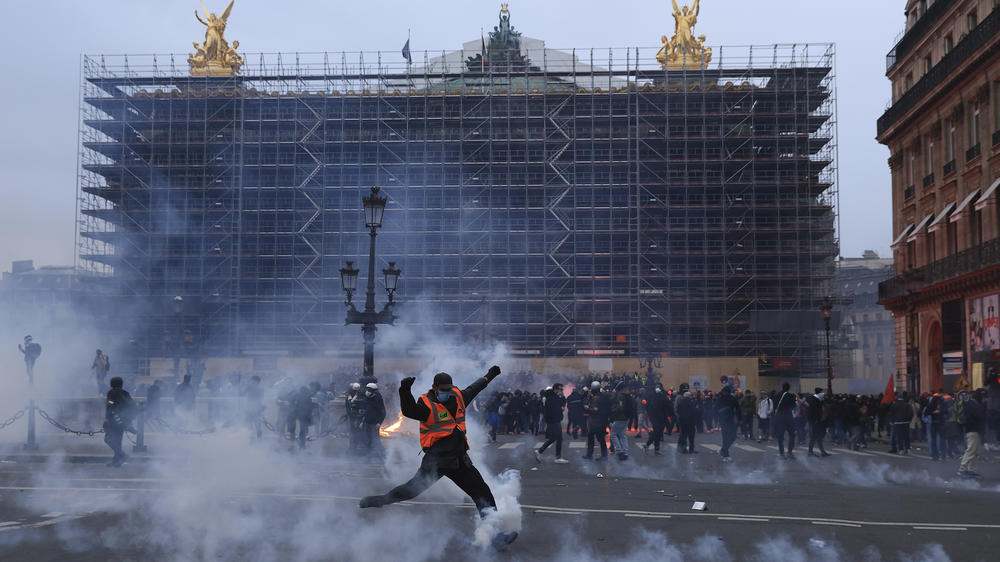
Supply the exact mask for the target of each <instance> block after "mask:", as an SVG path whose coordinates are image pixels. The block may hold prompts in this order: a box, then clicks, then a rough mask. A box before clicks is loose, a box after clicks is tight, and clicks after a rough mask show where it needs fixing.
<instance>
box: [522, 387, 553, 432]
mask: <svg viewBox="0 0 1000 562" xmlns="http://www.w3.org/2000/svg"><path fill="white" fill-rule="evenodd" d="M525 408H526V409H527V411H528V428H527V431H530V432H531V434H532V435H538V417H539V416H540V415H541V414H542V400H541V398H539V397H538V396H537V395H535V394H531V395H530V396H528V403H527V405H526V406H525ZM559 419H560V420H561V419H562V418H561V417H560V418H559Z"/></svg>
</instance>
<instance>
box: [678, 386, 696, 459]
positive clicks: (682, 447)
mask: <svg viewBox="0 0 1000 562" xmlns="http://www.w3.org/2000/svg"><path fill="white" fill-rule="evenodd" d="M688 388H689V387H688V385H687V383H682V384H681V386H680V388H679V389H678V390H679V392H678V397H677V403H676V404H674V411H675V412H677V425H678V426H679V428H680V436H679V437H678V438H677V451H678V452H680V453H681V454H690V455H693V454H696V453H697V452H698V451H696V450H695V448H694V434H695V427H696V424H697V423H698V411H697V408H696V405H695V402H694V396H693V395H692V394H691V391H690V390H688Z"/></svg>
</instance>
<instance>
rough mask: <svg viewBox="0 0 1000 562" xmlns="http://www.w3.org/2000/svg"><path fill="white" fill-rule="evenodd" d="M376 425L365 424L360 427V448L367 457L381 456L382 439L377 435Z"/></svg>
mask: <svg viewBox="0 0 1000 562" xmlns="http://www.w3.org/2000/svg"><path fill="white" fill-rule="evenodd" d="M378 426H379V424H377V423H366V424H363V425H362V426H361V448H362V451H361V452H363V453H365V454H368V455H377V456H381V455H383V453H384V451H383V449H382V438H381V437H380V436H379V434H378Z"/></svg>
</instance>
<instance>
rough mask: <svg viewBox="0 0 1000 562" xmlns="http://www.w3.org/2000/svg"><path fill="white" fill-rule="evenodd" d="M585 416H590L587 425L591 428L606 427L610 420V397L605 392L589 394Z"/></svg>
mask: <svg viewBox="0 0 1000 562" xmlns="http://www.w3.org/2000/svg"><path fill="white" fill-rule="evenodd" d="M587 414H589V416H590V417H589V420H588V423H589V424H590V425H591V427H600V426H602V425H603V426H606V425H608V421H609V420H610V419H611V395H610V394H608V393H607V392H598V393H597V394H594V393H593V392H591V393H590V396H589V400H588V401H587Z"/></svg>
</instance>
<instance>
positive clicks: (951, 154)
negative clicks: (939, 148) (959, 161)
mask: <svg viewBox="0 0 1000 562" xmlns="http://www.w3.org/2000/svg"><path fill="white" fill-rule="evenodd" d="M955 150H956V148H955V120H954V119H949V120H948V136H947V143H946V144H945V147H944V151H945V159H946V160H947V161H948V162H951V161H953V160H954V159H955Z"/></svg>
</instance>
